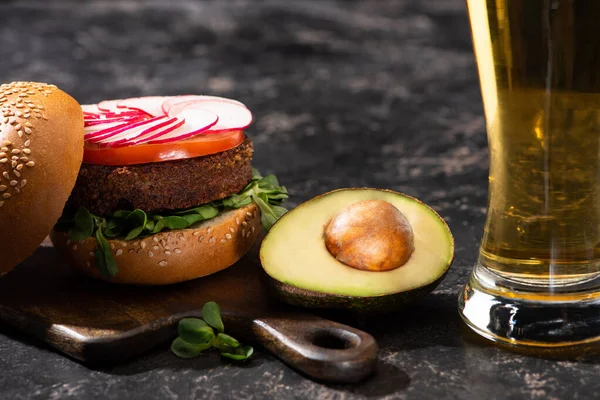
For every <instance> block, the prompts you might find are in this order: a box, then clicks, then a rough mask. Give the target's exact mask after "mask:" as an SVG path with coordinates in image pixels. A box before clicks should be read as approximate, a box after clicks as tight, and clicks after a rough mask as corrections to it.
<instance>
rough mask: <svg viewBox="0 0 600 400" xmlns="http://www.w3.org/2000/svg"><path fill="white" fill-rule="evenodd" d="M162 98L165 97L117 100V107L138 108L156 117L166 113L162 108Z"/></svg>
mask: <svg viewBox="0 0 600 400" xmlns="http://www.w3.org/2000/svg"><path fill="white" fill-rule="evenodd" d="M164 99H165V98H164V97H162V96H148V97H134V98H131V99H125V100H121V101H119V102H118V103H117V107H118V108H121V109H123V108H125V109H131V110H139V111H143V112H145V113H146V114H149V115H152V116H153V117H158V116H160V115H164V114H166V113H165V112H163V109H162V104H163V102H164Z"/></svg>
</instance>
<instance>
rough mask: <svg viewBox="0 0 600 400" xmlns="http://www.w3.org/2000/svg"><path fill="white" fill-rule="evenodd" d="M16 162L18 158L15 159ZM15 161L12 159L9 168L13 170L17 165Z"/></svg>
mask: <svg viewBox="0 0 600 400" xmlns="http://www.w3.org/2000/svg"><path fill="white" fill-rule="evenodd" d="M17 160H18V158H17ZM17 160H15V159H14V158H13V161H12V162H11V163H10V166H11V167H13V168H15V167H16V166H17V164H18V163H17Z"/></svg>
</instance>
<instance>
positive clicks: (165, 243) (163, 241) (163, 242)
mask: <svg viewBox="0 0 600 400" xmlns="http://www.w3.org/2000/svg"><path fill="white" fill-rule="evenodd" d="M160 244H162V245H163V247H164V246H166V245H167V242H165V239H162V240H161V241H160Z"/></svg>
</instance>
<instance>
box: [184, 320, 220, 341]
mask: <svg viewBox="0 0 600 400" xmlns="http://www.w3.org/2000/svg"><path fill="white" fill-rule="evenodd" d="M178 331H179V337H180V338H182V339H183V340H185V341H186V342H188V343H192V344H207V343H210V342H211V341H212V340H213V339H214V338H215V333H214V331H213V330H212V328H211V327H210V326H208V324H207V323H206V322H204V321H203V320H201V319H198V318H183V319H182V320H180V321H179V325H178Z"/></svg>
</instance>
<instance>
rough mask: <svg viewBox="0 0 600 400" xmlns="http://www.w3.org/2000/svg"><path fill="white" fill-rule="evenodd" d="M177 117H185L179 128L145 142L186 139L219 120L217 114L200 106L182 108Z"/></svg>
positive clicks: (153, 142)
mask: <svg viewBox="0 0 600 400" xmlns="http://www.w3.org/2000/svg"><path fill="white" fill-rule="evenodd" d="M177 118H182V119H185V124H184V125H183V126H181V127H180V128H178V129H175V130H173V131H171V132H169V133H167V134H166V135H162V136H159V137H157V138H155V139H152V140H150V141H148V142H147V143H150V144H158V143H168V142H174V141H177V140H183V139H187V138H189V137H192V136H196V135H198V134H200V133H202V132H204V131H206V130H208V129H209V128H210V127H211V126H213V125H215V124H216V123H218V121H219V117H218V115H217V114H215V113H213V112H212V111H208V110H205V109H200V108H189V109H187V110H182V111H181V112H180V113H179V114H178V115H177Z"/></svg>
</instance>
